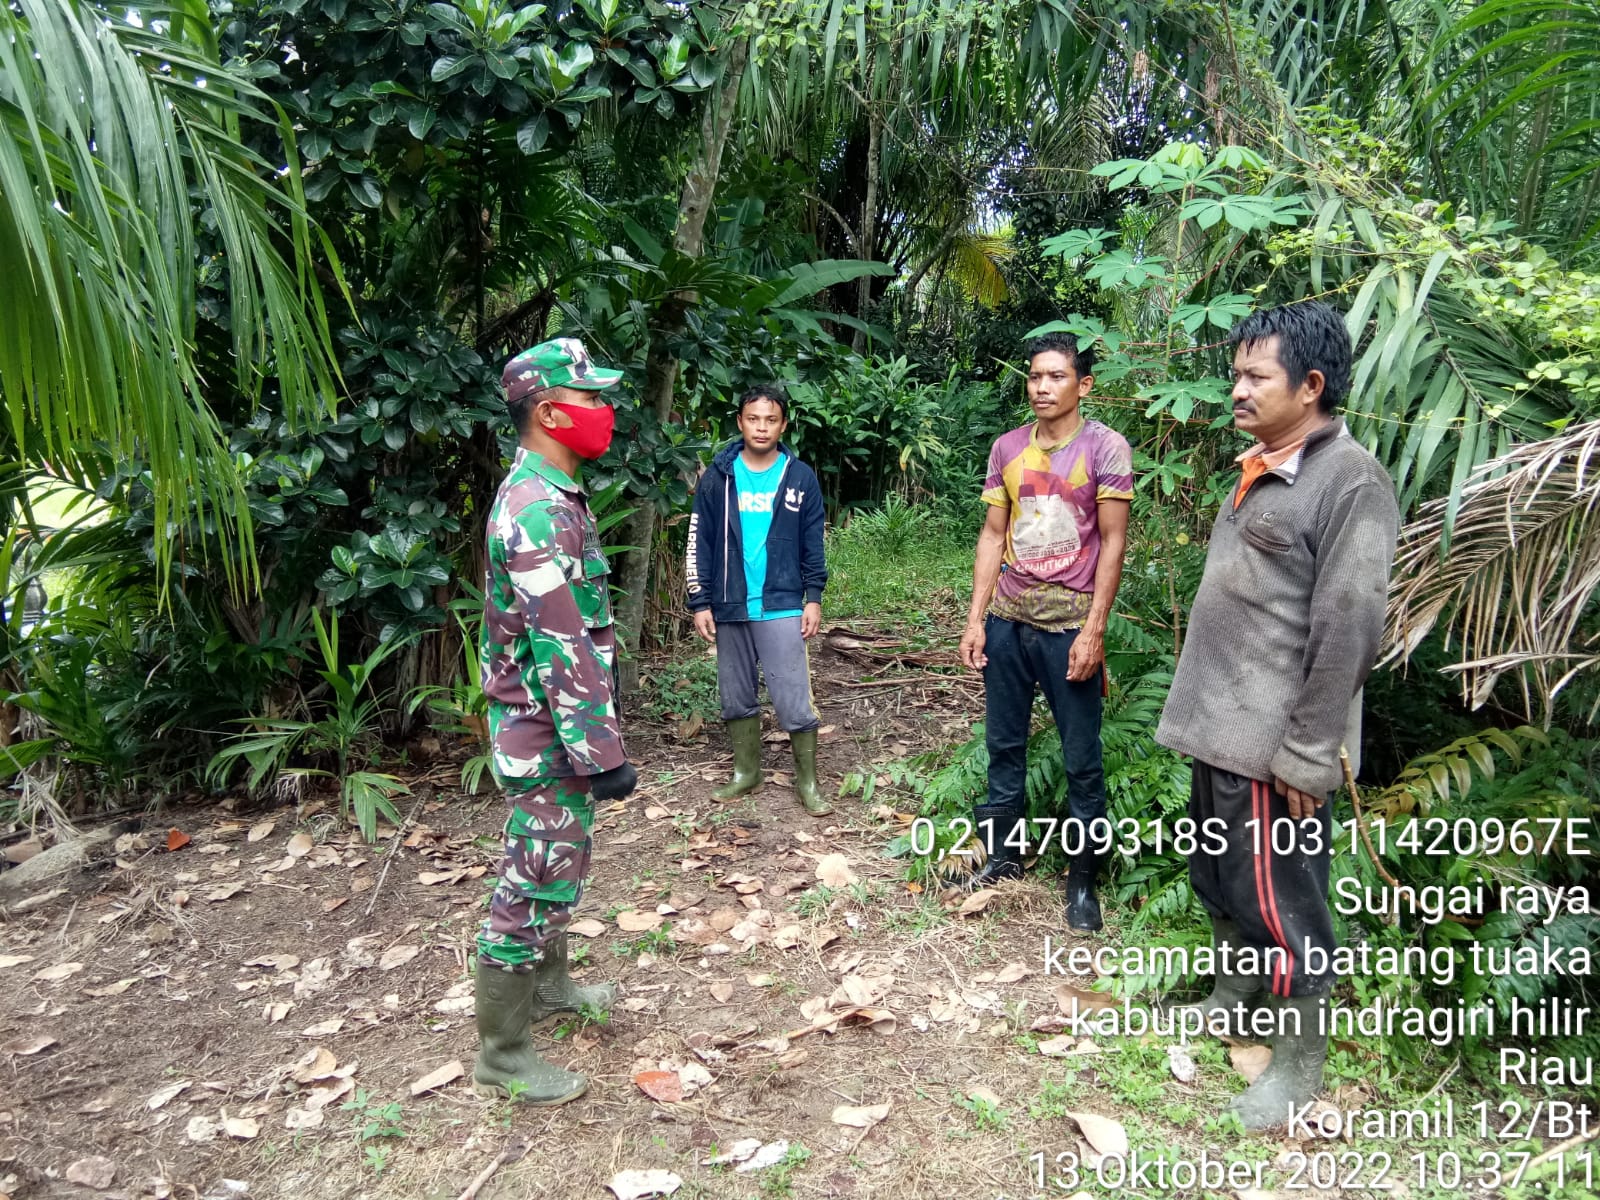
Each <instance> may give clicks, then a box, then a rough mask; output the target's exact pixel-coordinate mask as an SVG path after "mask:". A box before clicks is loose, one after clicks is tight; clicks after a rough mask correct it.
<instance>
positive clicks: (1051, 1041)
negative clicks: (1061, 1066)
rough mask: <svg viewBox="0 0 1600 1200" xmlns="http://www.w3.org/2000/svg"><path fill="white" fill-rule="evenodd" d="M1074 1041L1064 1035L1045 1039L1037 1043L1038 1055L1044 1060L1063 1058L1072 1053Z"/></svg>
mask: <svg viewBox="0 0 1600 1200" xmlns="http://www.w3.org/2000/svg"><path fill="white" fill-rule="evenodd" d="M1076 1041H1077V1039H1076V1038H1072V1037H1068V1036H1067V1035H1066V1034H1062V1035H1060V1036H1059V1037H1053V1038H1045V1040H1044V1041H1042V1042H1040V1043H1039V1053H1040V1054H1042V1055H1044V1056H1045V1057H1046V1058H1063V1057H1065V1056H1066V1055H1068V1054H1070V1053H1071V1052H1072V1046H1073V1043H1074V1042H1076Z"/></svg>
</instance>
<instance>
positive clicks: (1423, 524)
mask: <svg viewBox="0 0 1600 1200" xmlns="http://www.w3.org/2000/svg"><path fill="white" fill-rule="evenodd" d="M1451 504H1452V501H1451V500H1449V499H1440V500H1435V501H1432V502H1431V503H1429V504H1427V505H1425V506H1424V507H1423V509H1422V510H1421V512H1420V514H1419V515H1418V518H1417V520H1415V521H1413V522H1412V523H1411V524H1409V525H1407V526H1406V528H1405V529H1404V531H1403V532H1402V536H1401V546H1400V551H1399V555H1398V557H1397V561H1396V566H1395V572H1394V583H1393V585H1392V586H1391V589H1390V597H1389V624H1388V633H1387V641H1388V649H1387V651H1386V655H1385V661H1391V660H1395V659H1398V660H1400V661H1405V660H1406V659H1407V658H1409V657H1410V655H1411V654H1412V653H1413V652H1414V651H1415V650H1416V649H1417V647H1418V646H1419V645H1420V644H1421V642H1422V640H1423V639H1424V638H1426V637H1427V636H1428V634H1429V633H1430V632H1431V631H1432V630H1433V629H1434V628H1435V627H1436V626H1438V625H1440V623H1441V622H1442V623H1443V625H1444V628H1445V630H1446V638H1447V644H1449V643H1450V642H1454V641H1459V643H1460V651H1459V659H1460V661H1458V662H1457V663H1456V664H1455V665H1454V666H1453V667H1451V668H1449V669H1450V670H1451V671H1454V672H1459V673H1460V675H1461V680H1462V694H1463V696H1464V698H1465V699H1466V700H1467V701H1468V702H1469V703H1471V705H1472V706H1473V707H1474V708H1476V707H1478V706H1480V705H1482V704H1483V703H1484V702H1485V701H1487V700H1488V699H1489V696H1490V694H1491V693H1492V692H1493V691H1494V688H1495V686H1496V684H1498V683H1499V681H1500V679H1501V678H1502V677H1503V676H1505V675H1507V674H1509V673H1515V674H1516V675H1517V676H1518V677H1519V679H1520V682H1521V687H1522V695H1523V706H1524V708H1525V710H1526V711H1527V713H1528V715H1529V718H1530V719H1532V718H1533V715H1534V712H1535V709H1536V708H1538V709H1542V715H1543V719H1544V723H1545V724H1546V726H1548V725H1549V723H1550V720H1551V718H1552V715H1553V713H1554V708H1555V703H1556V698H1557V697H1558V696H1559V695H1560V693H1561V691H1562V690H1563V689H1564V688H1565V687H1566V686H1567V685H1568V684H1570V683H1571V682H1572V681H1573V679H1575V678H1576V677H1577V676H1579V675H1580V674H1582V673H1584V672H1588V671H1595V670H1597V669H1600V649H1597V648H1596V647H1595V641H1596V639H1595V638H1594V637H1593V636H1589V637H1588V639H1587V640H1585V634H1584V630H1585V628H1586V626H1585V622H1586V621H1589V620H1592V618H1593V616H1594V599H1595V593H1596V590H1597V589H1600V421H1594V422H1589V423H1587V424H1584V425H1578V426H1575V427H1572V428H1570V429H1568V430H1566V431H1565V432H1563V433H1561V434H1560V435H1558V436H1556V437H1552V438H1546V439H1544V440H1543V441H1538V442H1532V443H1529V444H1527V445H1522V446H1517V447H1515V448H1514V449H1512V450H1511V451H1510V452H1509V453H1507V454H1503V455H1501V456H1500V457H1498V458H1495V459H1492V460H1491V461H1489V462H1487V463H1485V464H1484V466H1483V467H1482V468H1481V469H1480V470H1479V471H1478V473H1477V474H1476V475H1475V476H1474V477H1473V479H1472V480H1471V481H1470V482H1469V483H1468V484H1467V485H1466V486H1465V487H1464V488H1463V489H1462V490H1461V496H1460V501H1459V508H1458V509H1457V511H1456V514H1455V528H1454V535H1453V539H1452V541H1451V544H1450V551H1449V555H1448V557H1443V556H1441V554H1440V550H1439V548H1440V544H1441V536H1442V533H1443V530H1444V524H1445V520H1446V515H1447V512H1448V509H1449V507H1450V505H1451ZM1596 715H1597V712H1595V711H1592V712H1590V714H1589V719H1590V720H1593V719H1594V718H1595V716H1596Z"/></svg>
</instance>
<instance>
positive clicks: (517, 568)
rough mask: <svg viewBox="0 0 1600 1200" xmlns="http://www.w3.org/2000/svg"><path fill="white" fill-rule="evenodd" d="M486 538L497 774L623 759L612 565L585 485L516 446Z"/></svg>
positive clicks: (545, 774)
mask: <svg viewBox="0 0 1600 1200" xmlns="http://www.w3.org/2000/svg"><path fill="white" fill-rule="evenodd" d="M487 538H488V552H489V553H488V562H489V567H488V571H487V572H486V578H485V580H484V591H483V597H484V603H483V635H482V638H481V640H480V642H479V648H478V658H479V663H480V666H481V668H482V679H483V690H484V694H485V695H486V696H487V697H488V700H489V735H490V739H491V741H492V743H493V750H494V768H495V771H496V773H497V774H499V775H500V776H501V777H503V778H510V779H526V778H543V779H549V778H558V777H563V776H570V775H598V774H599V773H600V772H602V771H609V770H611V769H612V768H613V767H619V766H621V765H622V764H623V762H624V761H626V755H625V754H624V753H623V748H622V733H621V731H620V730H619V729H618V727H617V708H616V701H615V698H614V696H613V685H614V676H613V674H612V663H613V662H614V660H615V658H616V648H617V639H616V634H615V632H614V631H613V628H612V624H611V597H610V593H609V590H608V585H607V579H606V575H607V572H608V570H609V568H608V567H607V565H606V559H605V555H604V554H602V553H601V552H600V536H599V534H598V533H597V532H596V531H595V525H594V518H593V517H592V516H590V514H589V505H588V502H587V500H586V499H585V497H584V492H583V488H582V487H581V486H580V485H579V484H577V483H575V482H574V481H573V480H571V479H569V478H568V477H567V476H566V475H564V474H563V473H562V472H561V471H560V470H558V469H557V468H556V467H554V466H552V465H551V464H550V463H549V462H548V461H547V460H546V459H545V458H544V457H543V456H542V455H540V454H537V453H535V452H533V451H531V450H527V449H519V450H518V451H517V458H516V461H515V462H514V463H513V464H512V467H511V473H510V474H509V475H507V476H506V478H505V481H504V482H503V483H502V484H501V485H500V491H499V493H498V494H497V495H496V496H495V501H494V507H493V508H492V509H490V510H489V526H488V531H487Z"/></svg>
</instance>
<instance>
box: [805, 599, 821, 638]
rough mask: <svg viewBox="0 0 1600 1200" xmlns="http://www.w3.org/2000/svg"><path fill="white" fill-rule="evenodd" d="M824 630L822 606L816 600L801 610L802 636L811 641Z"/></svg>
mask: <svg viewBox="0 0 1600 1200" xmlns="http://www.w3.org/2000/svg"><path fill="white" fill-rule="evenodd" d="M821 628H822V605H820V604H818V603H817V602H816V601H815V600H813V601H811V602H810V603H809V604H807V605H806V606H805V608H803V609H801V610H800V636H801V637H803V638H805V640H806V641H808V642H809V641H810V640H811V639H812V638H813V637H815V636H816V634H817V630H819V629H821Z"/></svg>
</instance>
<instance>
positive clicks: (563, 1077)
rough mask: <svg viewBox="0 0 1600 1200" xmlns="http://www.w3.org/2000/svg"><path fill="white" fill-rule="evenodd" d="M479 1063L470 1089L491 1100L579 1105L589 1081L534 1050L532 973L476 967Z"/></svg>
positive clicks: (544, 1104)
mask: <svg viewBox="0 0 1600 1200" xmlns="http://www.w3.org/2000/svg"><path fill="white" fill-rule="evenodd" d="M476 987H477V995H476V997H475V999H476V1004H477V1013H478V1042H479V1049H478V1061H477V1064H476V1065H475V1066H474V1067H473V1068H472V1090H473V1091H475V1092H477V1093H478V1095H480V1096H485V1097H488V1098H490V1099H495V1098H504V1097H509V1098H511V1099H512V1100H515V1101H517V1102H519V1103H521V1104H536V1105H541V1106H548V1105H554V1104H565V1103H566V1102H567V1101H568V1100H576V1099H577V1098H578V1097H579V1096H581V1095H583V1093H584V1092H585V1091H587V1090H588V1088H589V1079H588V1077H587V1076H585V1075H581V1074H579V1073H578V1072H576V1071H563V1070H562V1069H561V1068H560V1067H557V1066H554V1065H552V1064H550V1063H547V1062H545V1060H544V1059H542V1058H540V1057H539V1055H538V1053H537V1052H535V1050H534V1048H533V1040H532V1038H530V1037H529V1035H528V1026H529V1024H530V1023H531V1022H532V1021H533V1014H534V1009H535V1006H536V1002H535V999H534V993H533V988H534V982H533V975H532V973H531V972H523V973H521V974H517V973H514V972H511V971H502V970H499V969H497V968H495V967H487V966H484V965H483V964H482V963H479V964H478V978H477V984H476Z"/></svg>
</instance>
